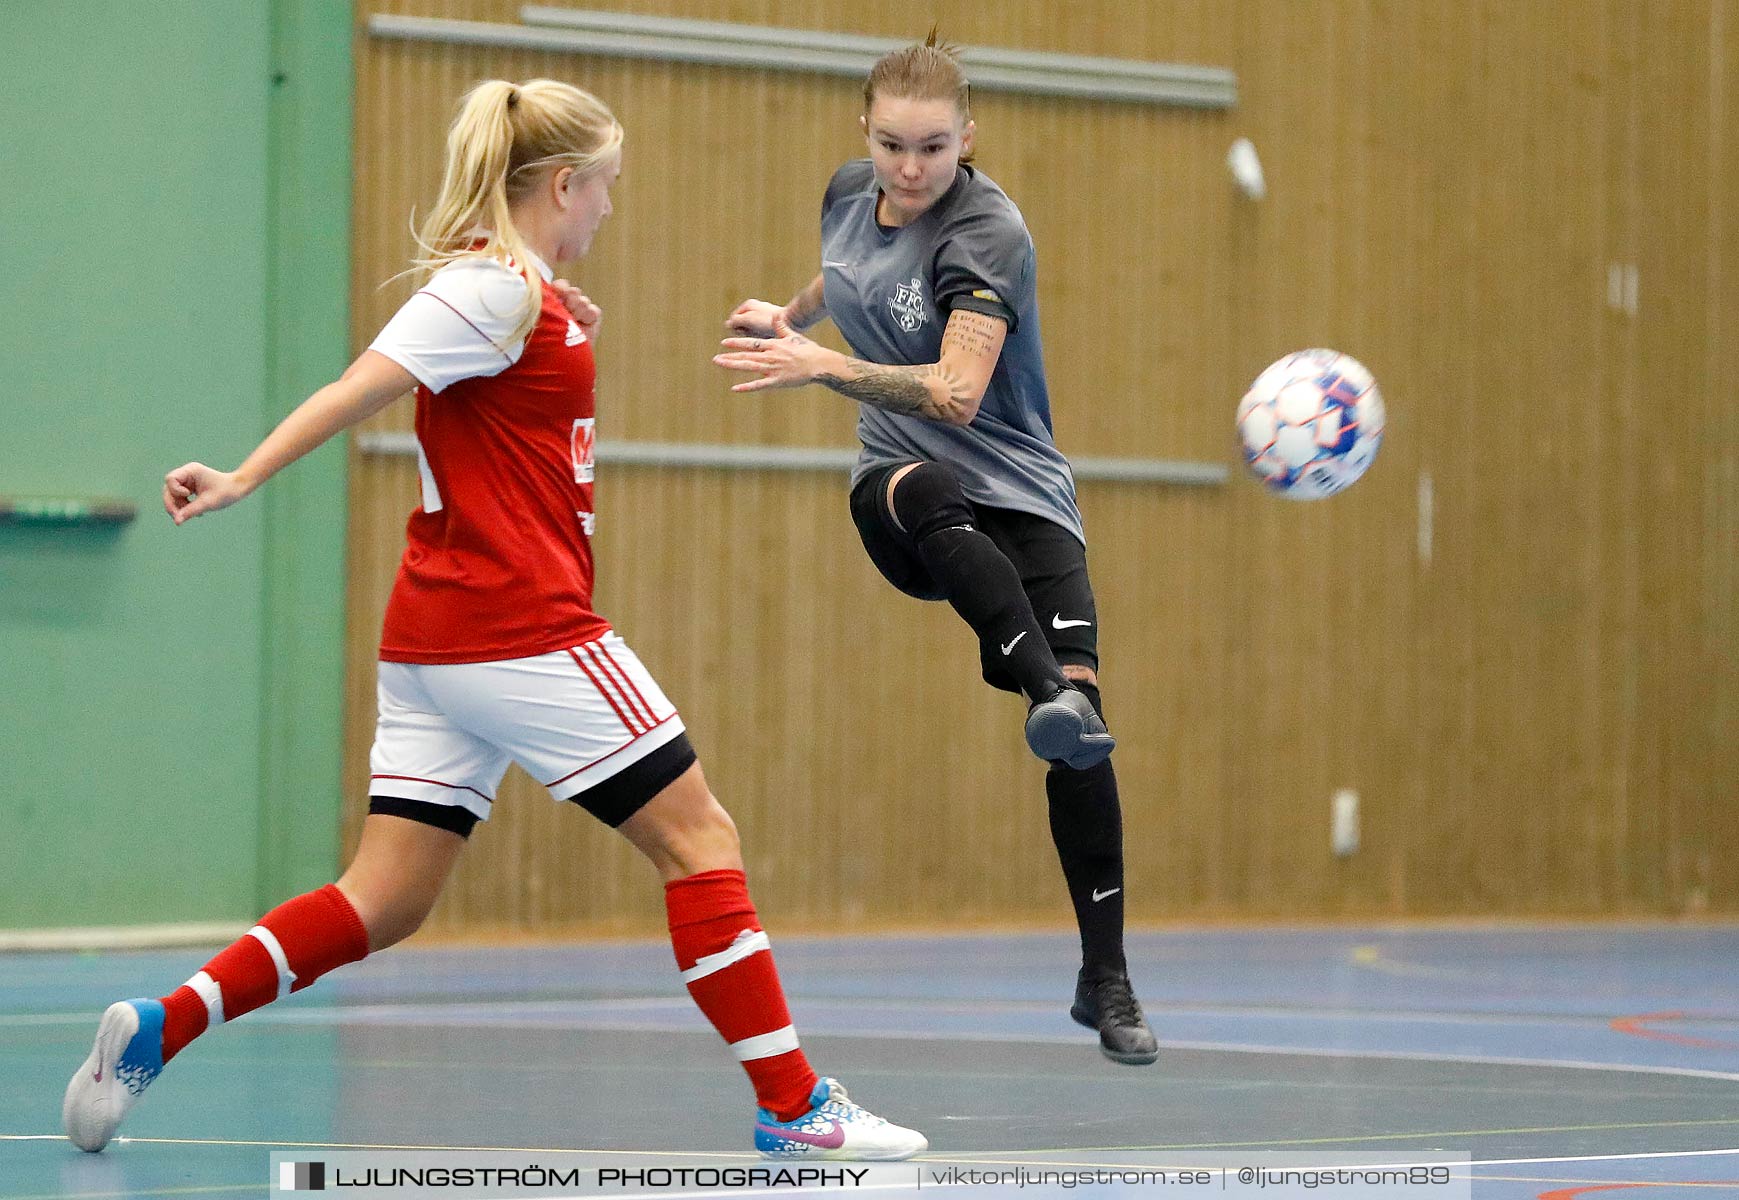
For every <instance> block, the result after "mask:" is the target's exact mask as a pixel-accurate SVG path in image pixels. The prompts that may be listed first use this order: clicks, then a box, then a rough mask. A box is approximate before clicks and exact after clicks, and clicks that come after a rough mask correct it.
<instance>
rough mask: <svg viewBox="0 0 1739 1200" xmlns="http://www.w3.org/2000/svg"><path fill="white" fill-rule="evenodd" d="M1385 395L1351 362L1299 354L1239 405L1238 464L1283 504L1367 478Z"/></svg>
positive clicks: (1334, 354) (1260, 379) (1329, 354)
mask: <svg viewBox="0 0 1739 1200" xmlns="http://www.w3.org/2000/svg"><path fill="white" fill-rule="evenodd" d="M1383 421H1384V414H1383V394H1382V393H1381V392H1379V391H1378V390H1377V381H1376V380H1375V379H1373V378H1372V377H1371V373H1370V372H1369V371H1367V370H1365V368H1364V366H1363V365H1362V364H1361V363H1359V361H1358V360H1357V359H1354V358H1352V357H1351V356H1349V355H1345V354H1342V353H1340V352H1339V351H1338V350H1300V351H1299V352H1298V353H1296V354H1288V355H1287V356H1286V357H1285V358H1283V359H1281V360H1280V361H1279V362H1277V363H1275V364H1274V365H1272V366H1271V367H1269V368H1268V369H1267V370H1266V371H1263V372H1262V374H1260V375H1258V376H1257V377H1256V382H1255V383H1252V384H1251V385H1250V390H1249V391H1248V392H1246V393H1244V398H1243V399H1242V400H1240V401H1239V402H1238V439H1239V441H1240V442H1242V443H1243V446H1244V461H1245V462H1246V463H1248V464H1249V465H1250V470H1251V471H1253V472H1255V474H1256V478H1258V479H1260V480H1261V481H1262V482H1263V483H1264V484H1266V485H1267V486H1268V489H1269V490H1270V491H1273V492H1276V493H1278V494H1280V495H1282V496H1285V497H1286V498H1287V499H1288V500H1316V499H1319V498H1321V497H1323V496H1332V495H1334V493H1336V492H1338V491H1340V490H1341V489H1342V488H1344V487H1346V486H1347V485H1348V484H1350V483H1352V482H1353V481H1354V480H1356V479H1357V478H1358V477H1359V476H1360V475H1363V474H1364V473H1365V469H1366V468H1367V467H1369V466H1370V465H1371V460H1372V459H1374V458H1376V457H1377V447H1378V446H1380V445H1381V444H1382V441H1383Z"/></svg>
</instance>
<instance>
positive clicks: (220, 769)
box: [0, 0, 351, 928]
mask: <svg viewBox="0 0 1739 1200" xmlns="http://www.w3.org/2000/svg"><path fill="white" fill-rule="evenodd" d="M0 9H3V11H4V18H5V26H6V39H7V42H8V53H7V67H6V70H5V71H4V72H0V176H3V177H4V178H5V180H6V193H7V201H8V210H9V211H8V216H9V225H10V228H11V232H12V236H11V237H9V238H8V239H7V241H8V249H9V253H8V255H7V259H8V265H7V269H6V270H5V271H4V272H0V327H3V328H4V329H5V330H6V331H7V336H6V339H5V346H6V349H5V350H4V352H0V364H3V365H0V384H3V386H0V413H3V414H4V416H5V420H4V423H3V424H0V430H3V432H0V493H5V494H22V495H80V496H83V495H102V496H114V497H120V498H123V499H127V500H130V501H132V502H134V503H135V504H137V505H138V507H139V510H140V516H139V519H138V520H136V521H135V522H133V523H132V524H130V525H126V526H123V527H121V528H119V529H118V530H113V531H108V532H96V531H92V530H89V529H20V528H16V527H4V526H0V765H3V767H4V773H5V786H4V789H3V790H0V830H4V831H5V832H4V835H3V836H4V838H5V841H4V842H0V846H3V847H4V849H0V928H40V927H59V926H71V925H86V924H104V925H125V924H150V923H158V922H173V921H193V920H221V919H236V920H245V919H247V918H249V917H250V916H252V915H253V914H254V913H255V912H257V911H258V910H259V908H260V907H261V906H262V905H263V904H264V903H267V902H269V901H271V900H274V899H276V898H278V896H280V895H281V894H283V893H284V892H286V891H289V890H292V889H300V888H301V887H305V886H310V885H312V884H316V883H318V882H320V881H321V880H322V879H324V878H330V876H331V873H332V870H333V868H334V866H335V863H334V861H333V859H334V855H335V852H336V851H335V847H336V831H337V809H338V766H337V764H338V761H339V704H340V690H339V683H338V681H339V655H340V653H341V650H340V641H339V636H338V635H339V630H340V627H341V621H342V610H343V598H342V571H343V567H342V551H343V545H342V537H343V534H342V530H343V455H342V449H341V447H338V446H332V447H328V448H327V449H326V450H324V451H322V452H321V453H320V454H318V455H315V456H312V457H311V458H310V459H308V460H306V461H304V462H303V463H301V464H298V466H296V467H295V468H292V470H291V471H290V472H288V473H286V475H285V476H283V477H282V478H281V479H280V480H277V481H274V483H273V484H272V485H271V486H269V487H268V488H267V489H266V490H265V491H264V492H262V493H261V494H260V495H257V496H255V497H253V498H252V499H250V500H249V501H248V502H246V503H244V504H242V505H240V506H238V507H236V508H234V509H231V510H229V511H226V512H224V513H220V514H218V515H216V516H215V517H211V518H206V519H203V520H200V521H197V522H195V523H193V524H192V525H189V526H187V527H185V528H182V529H176V528H174V526H173V525H172V524H171V523H170V522H169V520H168V518H167V517H165V516H164V515H163V513H162V510H161V501H160V498H159V497H160V489H161V481H162V475H163V472H164V471H166V470H168V469H169V468H170V467H173V466H175V465H176V464H178V463H180V462H183V461H186V460H187V459H190V458H197V459H201V460H203V461H206V462H209V463H212V464H214V465H218V466H225V467H228V466H233V465H235V464H236V463H237V462H239V461H240V459H241V458H242V456H243V455H245V454H246V453H247V451H248V450H249V449H251V448H252V446H253V445H254V444H255V443H256V442H257V441H258V439H259V438H260V437H261V436H262V435H263V434H264V433H265V432H266V430H268V429H269V428H270V427H271V425H272V424H274V423H275V422H276V421H277V420H278V419H279V418H280V417H281V416H282V415H283V414H284V413H285V412H287V411H288V410H289V408H291V407H293V406H294V404H295V403H296V402H297V401H298V400H299V399H300V398H301V396H302V395H305V394H306V392H307V391H309V390H312V387H314V386H318V384H319V383H320V382H322V381H323V379H324V378H330V377H331V376H332V375H333V374H335V373H336V372H337V371H339V370H341V369H342V367H343V363H344V360H345V357H346V353H345V352H346V349H347V346H346V340H347V334H346V322H345V311H344V303H345V295H346V288H347V280H346V276H347V273H348V236H347V232H346V231H347V223H348V208H349V182H348V175H349V153H350V150H349V138H350V89H351V83H350V58H349V53H350V52H349V38H350V12H349V5H348V4H343V3H329V2H327V0H283V2H282V3H276V4H271V5H267V4H240V5H238V4H232V3H224V2H221V0H168V2H159V3H154V4H151V5H132V4H115V3H96V2H88V3H54V4H34V3H32V4H25V3H6V4H3V5H0ZM280 485H281V486H280ZM286 625H288V626H289V628H285V626H286ZM268 730H270V732H267V731H268Z"/></svg>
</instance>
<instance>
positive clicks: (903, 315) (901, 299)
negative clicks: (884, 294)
mask: <svg viewBox="0 0 1739 1200" xmlns="http://www.w3.org/2000/svg"><path fill="white" fill-rule="evenodd" d="M888 308H889V310H890V311H892V312H893V314H894V320H896V321H898V322H899V323H900V328H901V329H903V330H905V331H906V332H907V333H911V332H912V331H913V330H915V329H917V328H918V326H920V325H922V324H923V323H924V322H925V321H928V320H929V319H930V314H929V312H928V311H926V310H925V308H924V284H923V281H922V280H920V279H919V278H918V277H917V276H916V275H914V276H912V281H911V282H910V283H902V284H900V285H899V287H897V288H895V289H894V294H893V295H892V296H890V297H888Z"/></svg>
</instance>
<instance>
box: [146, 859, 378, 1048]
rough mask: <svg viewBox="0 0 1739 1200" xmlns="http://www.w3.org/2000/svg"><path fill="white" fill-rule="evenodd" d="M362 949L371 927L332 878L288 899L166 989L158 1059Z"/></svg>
mask: <svg viewBox="0 0 1739 1200" xmlns="http://www.w3.org/2000/svg"><path fill="white" fill-rule="evenodd" d="M367 953H368V930H366V929H364V928H363V926H362V918H360V917H358V916H357V915H356V910H355V909H354V908H352V907H351V906H350V901H349V900H346V899H345V898H344V893H343V892H341V891H339V890H338V888H337V887H336V886H335V885H333V884H330V883H329V884H327V885H326V886H325V887H323V888H321V889H320V890H319V891H315V892H308V893H307V894H305V895H301V896H297V897H296V898H295V899H294V900H286V901H285V902H284V903H282V904H280V905H278V907H276V908H274V909H273V910H272V911H271V912H269V913H267V914H266V915H265V916H263V917H261V918H260V923H259V924H258V925H256V926H254V927H253V928H252V929H250V930H248V932H247V933H246V934H245V935H243V936H242V937H241V938H240V939H239V940H237V941H236V942H235V943H234V944H232V945H231V946H230V947H229V949H227V950H224V951H223V952H221V953H220V954H219V955H218V956H217V957H216V958H214V959H212V960H211V961H210V962H208V963H206V964H205V969H204V970H203V971H201V972H200V973H199V974H197V975H195V976H194V977H193V978H192V979H189V980H188V981H187V982H186V983H184V984H182V985H181V986H180V987H178V988H176V989H175V991H173V992H171V993H170V994H169V995H167V996H164V997H163V1061H164V1062H168V1061H169V1060H170V1059H172V1058H174V1057H175V1056H176V1055H177V1054H179V1053H180V1052H181V1049H182V1047H184V1046H186V1045H187V1043H189V1042H191V1041H192V1040H193V1039H194V1038H196V1037H198V1036H199V1035H200V1034H202V1033H204V1032H205V1030H206V1028H207V1027H208V1026H210V1025H221V1024H222V1023H223V1022H225V1021H233V1020H235V1019H236V1018H237V1017H239V1016H241V1015H242V1014H243V1013H246V1012H252V1011H253V1010H254V1009H256V1008H258V1007H260V1005H262V1004H270V1003H271V1002H272V1001H273V1000H276V999H278V998H279V997H280V996H285V995H288V994H289V993H291V992H299V991H301V990H302V989H303V988H305V987H307V986H308V985H309V984H311V983H313V982H314V981H315V980H316V979H318V978H320V976H322V975H324V974H326V973H327V972H328V971H331V970H333V969H335V968H337V967H342V966H343V965H344V964H345V963H352V962H355V961H357V960H358V959H359V958H362V957H363V956H364V955H366V954H367Z"/></svg>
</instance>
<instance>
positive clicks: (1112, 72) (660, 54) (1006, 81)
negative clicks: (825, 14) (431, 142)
mask: <svg viewBox="0 0 1739 1200" xmlns="http://www.w3.org/2000/svg"><path fill="white" fill-rule="evenodd" d="M520 16H521V19H522V20H524V21H525V22H527V24H524V25H498V24H492V23H489V22H484V21H455V20H448V19H446V18H441V17H412V16H400V15H397V14H392V13H375V14H373V15H372V16H370V17H369V19H368V31H369V33H370V34H372V35H373V36H375V37H378V38H387V39H397V40H407V41H434V42H446V43H455V44H462V45H473V46H503V47H510V48H518V49H525V50H556V51H565V52H567V53H571V54H599V55H606V56H609V57H614V58H644V59H657V60H662V61H667V62H691V63H701V64H706V65H712V66H732V67H749V68H754V69H760V70H772V71H802V72H809V73H813V74H823V75H847V76H853V77H857V78H861V77H863V76H864V75H865V74H867V73H868V71H869V68H870V65H871V64H872V63H873V62H874V61H875V60H876V59H877V58H878V57H880V56H881V55H882V54H884V53H886V52H887V51H888V50H891V49H895V48H897V47H898V46H900V45H902V44H903V43H901V42H898V41H890V40H887V39H883V38H870V37H862V36H859V35H855V34H844V33H829V32H824V31H820V30H808V29H785V28H780V27H777V26H770V25H738V24H734V23H730V22H724V21H690V20H681V19H677V18H671V17H649V16H641V15H639V14H635V13H605V12H593V11H588V10H584V9H565V8H549V7H545V6H540V5H528V6H527V7H525V8H524V9H522V10H521V13H520ZM962 60H963V61H964V63H965V64H966V67H967V70H968V71H969V72H970V74H971V77H972V86H973V87H976V88H981V89H984V90H987V91H1004V92H1022V93H1026V94H1029V95H1051V96H1072V97H1076V98H1078V99H1087V100H1119V101H1126V102H1130V103H1137V104H1163V105H1177V106H1183V107H1187V108H1230V107H1232V106H1233V105H1234V104H1236V103H1237V100H1238V82H1237V76H1236V75H1234V74H1233V73H1232V72H1231V71H1229V70H1227V69H1225V68H1222V67H1202V66H1192V65H1187V64H1178V63H1150V62H1141V61H1139V60H1136V59H1120V58H1096V57H1089V56H1085V55H1073V54H1050V53H1043V52H1038V51H1027V50H1008V49H1001V48H996V47H985V46H967V47H964V48H963V50H962Z"/></svg>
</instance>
